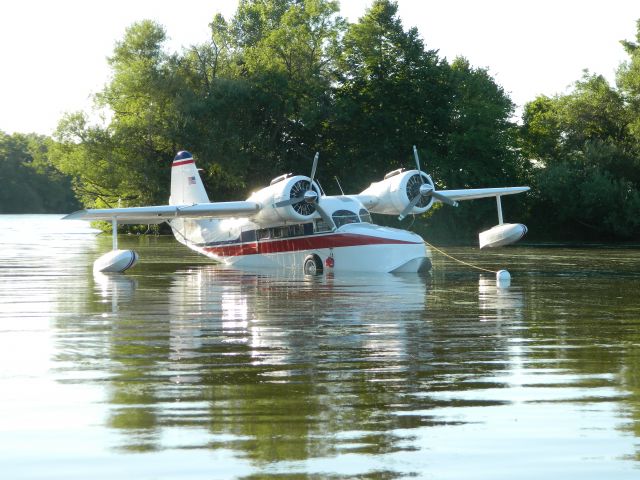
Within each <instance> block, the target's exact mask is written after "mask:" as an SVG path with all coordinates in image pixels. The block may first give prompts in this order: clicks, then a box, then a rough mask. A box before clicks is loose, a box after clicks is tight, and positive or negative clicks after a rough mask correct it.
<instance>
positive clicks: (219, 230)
mask: <svg viewBox="0 0 640 480" xmlns="http://www.w3.org/2000/svg"><path fill="white" fill-rule="evenodd" d="M413 153H414V158H415V164H416V168H415V169H412V170H405V169H397V170H394V171H392V172H389V173H388V174H386V175H385V176H384V178H383V179H382V180H381V181H378V182H374V183H372V184H371V185H369V187H367V188H366V189H365V190H363V191H362V192H360V193H358V194H352V195H345V194H341V195H327V194H325V192H324V190H323V189H322V187H321V185H320V183H319V182H318V181H317V180H316V170H317V167H318V158H319V155H318V153H316V155H315V158H314V160H313V165H312V168H311V175H309V176H308V177H307V176H304V175H293V174H291V173H288V174H284V175H281V176H279V177H277V178H274V179H273V180H272V181H271V183H270V184H269V185H268V186H266V187H264V188H262V189H261V190H258V191H256V192H254V193H253V194H251V195H250V196H249V198H247V199H246V200H244V201H229V202H212V201H210V200H209V197H208V195H207V192H206V190H205V187H204V185H203V182H202V179H201V178H200V174H199V172H198V169H197V168H196V163H195V160H194V158H193V155H192V154H191V153H189V152H187V151H180V152H178V154H177V155H176V156H175V158H174V160H173V163H172V168H171V194H170V198H169V203H168V205H156V206H141V207H126V208H106V209H86V210H80V211H77V212H74V213H71V214H69V215H67V216H65V217H63V218H64V219H67V220H88V221H96V220H101V221H110V222H111V223H112V227H113V228H112V231H113V249H112V251H110V252H108V253H106V254H104V255H102V256H101V257H100V258H98V259H97V260H96V261H95V262H94V271H99V272H124V271H126V270H128V269H129V268H131V267H133V266H134V264H135V263H136V262H137V261H138V258H139V257H138V254H137V253H136V252H135V251H133V250H119V249H118V236H117V231H118V224H160V223H164V222H166V223H168V224H169V226H170V227H171V229H172V231H173V234H174V236H175V238H176V240H177V241H178V242H180V243H182V244H184V245H186V246H187V247H189V248H191V249H192V250H195V251H196V252H199V253H201V254H203V255H206V256H208V257H210V258H212V259H214V260H216V261H218V262H221V263H223V264H226V265H231V266H233V267H234V268H250V269H262V268H278V269H282V268H285V269H298V270H299V271H300V270H301V271H302V272H304V274H305V275H322V274H323V273H326V272H340V271H351V272H393V273H415V272H424V271H428V270H430V269H431V261H430V251H429V248H428V247H427V245H426V244H425V242H424V240H423V239H422V237H420V236H419V235H417V234H416V233H413V232H411V231H408V230H405V229H400V228H391V227H386V226H380V225H376V224H374V223H373V220H372V217H371V214H372V213H376V214H382V215H395V216H397V217H398V219H399V220H402V219H404V218H405V217H407V216H408V215H419V214H422V213H425V212H426V211H427V210H429V209H430V208H431V207H432V206H433V205H434V203H436V202H440V203H443V204H447V205H450V206H454V207H455V206H457V205H458V202H460V201H463V200H474V199H478V198H486V197H495V198H496V201H497V209H498V222H499V223H498V225H496V226H495V227H493V228H491V229H489V230H487V231H485V232H482V233H480V247H481V248H489V247H499V246H503V245H508V244H511V243H514V242H516V241H518V240H520V239H521V238H522V237H523V236H524V235H525V233H526V232H527V227H526V226H525V225H522V224H510V223H504V221H503V216H502V206H501V200H500V199H501V197H502V196H505V195H513V194H518V193H522V192H525V191H527V190H529V187H504V188H476V189H462V190H437V189H436V187H435V184H434V182H433V180H432V178H431V176H430V175H428V174H427V173H425V172H423V171H422V170H421V168H420V159H419V156H418V151H417V149H416V147H415V146H414V147H413Z"/></svg>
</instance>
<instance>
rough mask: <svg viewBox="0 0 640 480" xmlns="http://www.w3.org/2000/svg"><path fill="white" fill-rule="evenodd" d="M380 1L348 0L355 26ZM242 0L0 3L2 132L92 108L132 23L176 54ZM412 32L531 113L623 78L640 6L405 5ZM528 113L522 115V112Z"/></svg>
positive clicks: (455, 1) (512, 0)
mask: <svg viewBox="0 0 640 480" xmlns="http://www.w3.org/2000/svg"><path fill="white" fill-rule="evenodd" d="M371 3H372V1H371V0H342V1H341V14H342V15H343V16H344V17H346V18H347V19H349V20H350V21H352V22H355V21H357V19H358V18H359V17H360V16H362V14H363V13H364V11H365V9H366V8H367V6H369V5H371ZM236 6H237V2H236V1H234V0H209V1H204V0H179V1H177V0H109V1H104V0H93V1H87V0H7V1H3V2H0V61H1V64H0V65H2V69H1V70H0V131H4V132H6V133H14V132H22V133H29V132H36V133H40V134H45V135H50V134H51V133H52V132H53V131H54V130H55V128H56V126H57V124H58V121H59V120H60V118H61V117H62V116H63V115H64V113H65V112H74V111H78V110H84V111H87V112H90V111H91V106H92V96H93V95H94V94H95V93H97V92H99V91H100V90H102V88H103V87H104V85H105V84H106V83H107V82H108V81H109V74H110V72H109V68H108V65H107V61H106V58H107V57H108V56H109V55H110V54H111V52H112V50H113V47H114V44H115V42H116V41H118V40H120V39H122V37H123V35H124V31H125V29H126V28H127V26H129V25H131V24H132V23H133V22H135V21H139V20H142V19H153V20H156V21H157V22H159V23H160V24H162V25H163V26H164V27H165V28H166V31H167V35H168V37H169V42H168V44H167V46H168V48H169V49H170V50H172V51H180V50H181V49H182V48H184V47H189V46H190V45H193V44H198V43H203V42H206V41H207V40H208V38H209V33H208V31H209V30H208V24H209V22H210V21H211V19H212V18H213V16H214V15H215V14H216V13H222V14H223V15H224V16H225V17H226V18H227V19H229V18H230V17H231V16H232V15H233V13H234V12H235V9H236ZM398 6H399V15H400V17H401V18H402V21H403V24H404V26H405V29H407V28H409V27H414V26H415V27H417V28H418V30H419V32H420V35H421V36H422V38H423V40H424V41H425V43H426V46H427V48H429V49H435V50H438V51H439V54H440V56H441V57H446V58H447V59H449V60H453V59H454V58H455V57H456V56H460V55H462V56H464V57H466V58H467V59H469V61H470V62H471V64H472V65H474V66H477V67H484V68H487V69H488V70H489V72H490V73H491V75H492V76H493V77H494V78H495V79H496V81H497V82H498V83H499V84H500V85H502V86H503V88H504V89H505V90H506V91H507V92H508V93H509V95H510V96H511V98H512V100H513V101H514V102H515V103H516V105H517V106H518V107H519V108H520V109H521V107H522V106H523V105H524V104H525V103H526V102H528V101H531V100H533V99H534V98H535V97H536V96H538V95H542V94H544V95H549V96H552V95H555V94H561V93H564V92H567V91H568V89H569V88H570V86H571V84H572V83H573V82H575V81H576V80H578V79H579V78H580V77H581V76H582V71H583V69H589V70H590V71H591V72H593V73H599V74H602V75H604V76H605V77H606V78H607V79H608V80H609V81H611V82H614V81H615V71H616V69H617V67H618V66H619V65H620V63H621V62H623V61H625V60H626V59H627V56H626V54H625V52H624V50H623V48H622V46H621V45H620V40H623V39H627V40H634V39H635V37H636V20H637V19H640V1H639V0H607V1H603V0H583V1H580V0H535V1H530V0H435V1H432V0H399V1H398ZM518 111H521V110H518Z"/></svg>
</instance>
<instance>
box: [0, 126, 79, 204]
mask: <svg viewBox="0 0 640 480" xmlns="http://www.w3.org/2000/svg"><path fill="white" fill-rule="evenodd" d="M48 150H49V142H48V140H47V139H46V138H45V137H43V136H39V135H35V134H29V135H24V134H19V133H14V134H13V135H7V134H6V133H4V132H0V185H2V188H0V213H62V212H68V211H69V210H73V209H75V208H77V207H78V202H77V201H76V199H75V198H74V196H73V192H72V190H71V182H70V179H69V178H68V177H66V176H64V175H62V174H61V173H60V172H59V171H57V170H56V169H55V168H53V166H52V165H51V164H50V162H49V158H48Z"/></svg>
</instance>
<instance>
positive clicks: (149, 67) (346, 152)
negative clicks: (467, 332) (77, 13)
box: [50, 0, 635, 238]
mask: <svg viewBox="0 0 640 480" xmlns="http://www.w3.org/2000/svg"><path fill="white" fill-rule="evenodd" d="M397 11H398V7H397V4H396V3H395V2H393V1H390V0H375V1H374V2H373V3H372V5H371V7H370V8H369V9H368V10H367V11H366V13H365V15H364V16H363V17H362V18H361V19H359V21H358V22H356V23H353V24H348V23H347V22H346V21H345V20H344V19H342V18H341V17H340V16H339V15H338V12H339V8H338V4H337V2H335V1H331V0H242V1H241V2H240V3H239V5H238V9H237V11H236V13H235V15H234V16H233V17H232V18H230V19H228V20H227V19H225V18H224V17H222V16H221V15H216V16H215V17H214V18H213V19H212V22H211V24H210V27H211V39H210V41H208V42H206V43H203V44H200V45H194V46H192V47H190V48H188V49H185V50H183V51H182V52H176V53H170V52H167V51H166V50H165V47H164V43H165V40H166V34H165V31H164V29H163V28H162V26H160V25H158V24H156V23H154V22H152V21H148V20H145V21H141V22H138V23H135V24H133V25H132V26H131V27H130V28H129V29H127V31H126V33H125V35H124V37H123V38H122V40H121V41H119V42H117V44H116V45H115V48H114V51H113V55H112V56H111V57H110V58H109V65H110V66H111V68H112V72H113V75H112V79H111V81H110V83H109V84H108V85H107V86H106V87H105V89H104V90H103V91H102V92H101V93H100V94H99V95H97V96H96V105H97V106H98V107H101V108H104V109H105V110H106V111H108V112H109V115H108V118H109V121H108V122H106V123H104V124H102V125H95V124H91V123H90V122H89V121H88V120H87V117H86V115H85V114H83V113H75V114H70V115H67V116H66V117H65V118H64V119H63V120H62V121H61V122H60V125H59V128H58V130H57V132H56V134H55V139H56V142H55V144H54V145H53V146H52V147H51V152H50V156H51V158H52V161H53V162H54V164H55V165H56V166H57V168H59V169H60V170H61V171H63V172H65V173H66V174H68V175H70V176H71V177H72V178H73V185H74V189H75V191H76V193H77V195H78V197H79V198H80V199H81V201H82V203H83V204H85V205H86V206H115V205H122V206H127V205H145V204H161V203H165V202H166V201H167V195H168V184H169V175H170V168H169V165H170V161H171V158H172V157H173V155H174V154H175V152H176V151H177V150H181V149H188V150H190V151H192V152H193V153H194V154H195V155H196V156H197V159H198V166H199V167H200V168H202V169H203V177H204V181H205V184H207V185H208V186H209V188H210V189H211V192H209V193H210V198H212V199H216V200H224V199H236V198H238V197H242V196H243V195H247V194H248V193H249V192H250V191H252V190H253V189H256V188H260V187H261V186H264V185H265V183H267V182H268V181H269V180H270V178H273V177H275V176H277V175H279V174H281V173H283V172H288V171H292V172H302V173H306V172H308V171H309V168H310V165H311V158H312V156H313V153H314V152H315V151H320V152H321V157H322V163H321V168H320V170H319V172H318V175H319V179H320V180H321V181H322V182H323V183H324V184H325V186H326V187H327V190H328V191H337V188H332V187H331V185H332V184H333V176H334V175H336V176H338V177H339V178H340V180H341V183H342V185H343V187H344V188H345V189H347V190H349V191H359V190H361V189H363V188H364V187H366V186H367V185H368V183H369V182H371V181H374V180H378V179H379V178H380V177H381V176H382V175H384V174H385V173H386V172H388V171H390V170H392V169H395V168H398V167H408V168H411V167H413V158H412V153H411V146H412V145H414V144H415V145H418V146H419V147H420V155H421V158H422V161H423V166H424V169H425V170H427V171H429V172H430V173H431V174H432V175H433V177H434V179H435V181H436V183H437V184H438V186H439V187H440V188H465V187H479V186H506V185H512V184H514V183H525V182H526V181H527V180H529V179H530V178H532V176H534V173H533V172H534V171H533V170H532V169H531V166H530V163H529V162H525V161H523V159H524V158H536V159H538V160H539V161H540V162H541V163H542V164H544V165H547V164H548V165H552V164H554V162H555V163H559V161H560V160H559V159H563V160H569V159H574V158H575V159H583V160H582V161H586V160H585V159H588V161H589V162H596V163H597V168H595V167H594V168H595V169H596V170H598V169H599V170H598V171H602V172H606V173H607V175H610V176H611V178H613V179H614V180H615V179H617V178H618V177H617V176H616V175H618V174H619V172H622V171H625V172H626V173H625V175H626V176H625V178H626V179H627V181H629V182H633V181H634V180H633V179H632V178H631V177H630V175H631V173H629V172H631V171H633V168H631V169H628V166H629V163H628V162H627V161H626V159H629V158H635V157H634V155H633V151H632V149H630V148H629V146H628V145H627V144H624V145H620V144H619V143H618V140H617V139H618V138H620V137H621V136H624V132H625V131H626V130H625V125H627V123H625V122H626V120H621V119H620V117H619V116H618V114H619V113H620V110H621V109H622V110H624V106H625V104H626V101H625V96H624V95H620V94H618V92H616V91H614V90H611V89H608V88H607V85H606V82H605V84H603V83H602V81H601V79H599V78H596V77H593V78H592V77H585V79H584V81H583V83H584V85H582V86H580V87H579V89H578V90H577V93H576V99H575V102H578V100H579V101H580V102H582V103H580V102H578V103H580V108H577V107H576V105H577V104H576V103H575V102H574V103H573V104H571V105H569V104H568V103H567V102H568V101H564V100H562V101H561V99H555V98H554V99H549V98H546V99H544V98H543V99H538V100H536V102H534V104H531V105H530V106H528V109H527V113H526V114H527V116H528V117H527V118H528V120H526V121H525V126H524V127H523V129H522V138H521V139H520V138H519V137H518V135H517V134H518V133H519V131H518V129H517V127H516V125H515V124H514V123H513V121H512V115H513V108H514V106H513V103H512V102H511V100H510V99H509V97H508V95H507V94H506V93H505V92H504V90H503V89H502V87H500V86H499V85H498V84H496V82H495V81H494V79H493V78H492V77H491V75H490V73H489V72H488V71H487V70H486V69H482V68H476V67H473V66H472V65H470V64H469V62H468V61H467V60H465V59H464V58H458V59H455V60H454V61H453V62H451V63H449V62H447V61H446V60H445V59H442V58H440V57H439V56H438V53H437V50H435V49H433V48H427V46H426V45H425V43H424V41H423V40H422V39H421V38H420V36H419V34H418V31H417V29H415V28H409V29H405V27H404V26H403V25H402V22H401V21H400V18H399V17H398V14H397ZM583 93H584V94H583ZM587 93H588V95H587ZM563 102H564V103H563ZM565 103H567V105H565ZM603 105H606V106H607V109H602V108H601V107H602V106H603ZM574 117H575V118H574ZM577 121H579V122H581V123H580V124H579V125H576V122H577ZM587 141H588V142H587ZM585 145H588V149H589V151H588V154H585V153H584V152H585V151H586V150H585V148H587V147H584V146H585ZM520 152H524V155H521V154H520ZM565 157H566V158H565ZM621 159H624V160H621ZM571 161H574V160H571ZM627 170H629V172H627ZM607 178H609V177H607ZM614 183H615V182H614ZM616 185H618V184H616ZM620 185H622V184H620ZM509 203H511V201H509V202H505V208H506V209H507V210H509V208H510V207H509V206H508V204H509ZM512 205H517V202H516V203H515V204H512ZM473 207H474V208H466V207H461V208H459V209H457V210H453V209H451V208H442V209H438V210H434V211H433V212H431V214H430V215H429V216H426V217H425V218H424V221H425V223H426V225H428V226H429V227H430V228H438V227H437V226H438V225H440V227H439V228H440V233H441V234H442V235H444V234H446V233H448V234H450V235H455V236H456V237H457V238H460V236H461V235H462V236H463V238H470V235H471V234H473V235H474V236H475V233H476V232H477V231H478V230H479V229H480V228H484V227H486V226H488V225H487V224H486V222H487V221H491V222H493V223H495V220H494V218H495V203H494V202H477V204H475V205H474V206H473ZM516 208H517V209H520V206H517V207H516ZM510 213H512V212H511V211H510ZM514 216H515V214H514ZM488 219H490V220H488ZM465 235H466V237H464V236H465Z"/></svg>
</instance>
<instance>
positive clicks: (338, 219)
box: [332, 210, 360, 228]
mask: <svg viewBox="0 0 640 480" xmlns="http://www.w3.org/2000/svg"><path fill="white" fill-rule="evenodd" d="M332 218H333V222H334V223H335V224H336V227H337V228H340V227H341V226H342V225H346V224H347V223H360V218H359V217H358V215H357V214H356V213H355V212H352V211H351V210H336V211H335V212H333V215H332Z"/></svg>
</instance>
